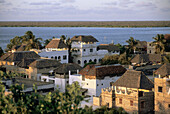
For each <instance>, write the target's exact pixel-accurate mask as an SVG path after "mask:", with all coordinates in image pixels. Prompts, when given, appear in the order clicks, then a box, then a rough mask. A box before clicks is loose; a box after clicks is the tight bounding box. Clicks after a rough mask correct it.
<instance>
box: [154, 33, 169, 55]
mask: <svg viewBox="0 0 170 114" xmlns="http://www.w3.org/2000/svg"><path fill="white" fill-rule="evenodd" d="M153 39H154V40H155V41H153V42H152V43H151V44H152V45H153V46H155V50H156V53H161V54H163V53H164V52H165V45H166V44H165V43H166V40H165V39H164V35H163V34H157V36H156V37H153Z"/></svg>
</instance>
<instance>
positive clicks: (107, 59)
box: [101, 55, 119, 65]
mask: <svg viewBox="0 0 170 114" xmlns="http://www.w3.org/2000/svg"><path fill="white" fill-rule="evenodd" d="M118 59H119V55H111V56H108V55H106V56H104V58H103V59H102V61H101V64H102V65H109V64H118V63H119V62H118Z"/></svg>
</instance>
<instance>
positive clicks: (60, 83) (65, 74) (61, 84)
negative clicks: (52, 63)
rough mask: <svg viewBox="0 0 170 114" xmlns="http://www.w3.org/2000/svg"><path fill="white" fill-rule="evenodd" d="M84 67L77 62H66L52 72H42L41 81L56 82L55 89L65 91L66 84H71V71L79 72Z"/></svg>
mask: <svg viewBox="0 0 170 114" xmlns="http://www.w3.org/2000/svg"><path fill="white" fill-rule="evenodd" d="M81 69H82V67H81V66H79V65H78V64H75V63H64V64H61V65H60V66H58V67H57V68H56V69H55V70H53V72H51V73H50V74H42V76H41V81H45V82H52V83H54V89H58V90H59V91H60V92H65V90H66V86H67V85H68V84H69V71H71V72H72V74H77V73H78V72H79V70H81Z"/></svg>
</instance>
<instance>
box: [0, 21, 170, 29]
mask: <svg viewBox="0 0 170 114" xmlns="http://www.w3.org/2000/svg"><path fill="white" fill-rule="evenodd" d="M0 27H112V28H114V27H120V28H125V27H129V28H136V27H170V21H0Z"/></svg>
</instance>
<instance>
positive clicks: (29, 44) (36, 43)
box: [22, 31, 42, 50]
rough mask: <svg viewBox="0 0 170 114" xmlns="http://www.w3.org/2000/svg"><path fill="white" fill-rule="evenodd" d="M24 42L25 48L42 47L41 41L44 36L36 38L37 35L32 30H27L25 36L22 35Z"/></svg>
mask: <svg viewBox="0 0 170 114" xmlns="http://www.w3.org/2000/svg"><path fill="white" fill-rule="evenodd" d="M22 38H23V41H22V43H23V44H25V45H26V48H25V50H30V49H33V48H35V49H40V48H41V47H42V45H41V42H40V41H42V38H35V35H33V33H32V32H31V31H27V32H26V33H25V35H24V36H22Z"/></svg>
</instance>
